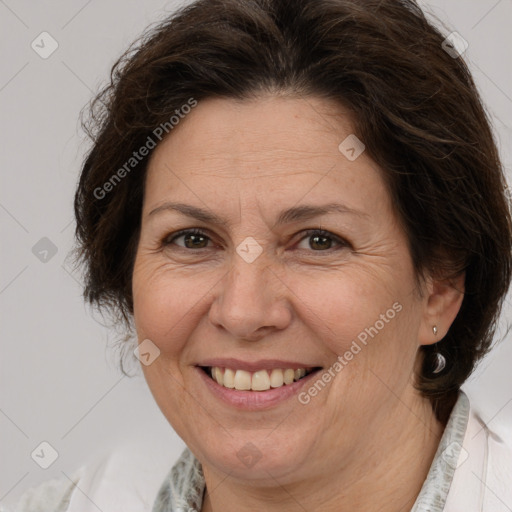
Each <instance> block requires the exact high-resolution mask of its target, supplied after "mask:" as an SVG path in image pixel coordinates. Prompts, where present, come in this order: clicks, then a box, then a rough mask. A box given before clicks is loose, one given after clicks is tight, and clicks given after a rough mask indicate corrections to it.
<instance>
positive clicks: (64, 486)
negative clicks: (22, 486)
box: [0, 468, 84, 512]
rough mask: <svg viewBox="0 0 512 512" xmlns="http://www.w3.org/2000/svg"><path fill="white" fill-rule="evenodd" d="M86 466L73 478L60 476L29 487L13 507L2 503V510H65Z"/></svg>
mask: <svg viewBox="0 0 512 512" xmlns="http://www.w3.org/2000/svg"><path fill="white" fill-rule="evenodd" d="M83 471H84V468H81V469H79V470H78V471H76V472H75V474H74V475H73V477H72V479H71V480H68V479H64V478H59V479H53V480H48V481H47V482H44V483H43V484H40V485H39V486H37V487H33V488H31V489H28V490H27V491H26V492H25V493H24V494H23V496H22V497H21V498H20V499H19V501H18V502H17V503H16V505H14V506H13V507H9V508H7V507H6V506H4V505H0V512H47V511H49V510H52V511H54V512H64V511H66V510H67V509H68V506H69V502H70V500H71V497H72V495H73V492H74V490H75V484H74V483H73V481H78V480H79V479H80V475H81V474H82V472H83Z"/></svg>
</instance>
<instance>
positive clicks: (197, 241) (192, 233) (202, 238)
mask: <svg viewBox="0 0 512 512" xmlns="http://www.w3.org/2000/svg"><path fill="white" fill-rule="evenodd" d="M179 238H183V241H184V244H185V245H184V246H182V245H179V244H176V245H178V247H182V248H185V249H207V247H206V246H207V244H208V241H210V237H209V236H207V235H206V234H205V233H203V232H202V231H201V230H199V229H184V230H182V231H178V232H177V233H175V234H173V235H169V236H168V237H166V238H165V239H164V240H163V245H164V246H167V245H171V244H173V243H174V242H175V241H176V240H178V239H179Z"/></svg>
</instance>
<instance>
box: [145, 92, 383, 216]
mask: <svg viewBox="0 0 512 512" xmlns="http://www.w3.org/2000/svg"><path fill="white" fill-rule="evenodd" d="M354 137H355V136H354V134H353V125H352V122H351V118H350V115H349V112H348V110H347V109H344V108H343V107H342V106H341V105H338V104H337V103H334V102H332V101H328V100H325V99H319V98H315V97H303V98H297V97H296V98H291V97H263V98H260V99H256V100H250V101H248V100H244V101H239V100H233V99H225V98H222V99H220V98H215V99H207V100H202V101H200V102H198V105H197V106H196V107H195V108H194V109H193V110H192V111H191V112H190V113H189V114H187V115H186V116H185V117H184V118H183V119H182V120H180V122H179V124H178V125H177V126H175V127H174V128H173V130H172V131H171V132H170V134H169V135H168V136H167V138H165V139H164V140H163V141H162V143H160V145H158V146H157V148H156V149H155V150H154V152H153V154H152V156H151V160H150V163H149V166H148V171H147V177H146V197H145V209H146V210H147V208H149V206H151V207H152V208H154V206H155V204H157V203H159V202H162V201H164V200H167V199H169V198H170V197H172V198H175V197H180V198H183V197H185V196H186V197H187V198H188V199H190V200H191V201H192V200H194V202H196V203H197V202H198V200H200V201H201V202H203V203H206V204H211V203H213V204H226V203H227V202H229V201H230V200H235V202H236V204H237V205H239V204H241V203H242V202H243V203H244V204H250V203H255V204H256V203H257V204H259V205H263V204H272V203H275V202H276V201H277V202H279V203H281V205H282V204H283V203H287V202H297V201H299V200H300V198H301V197H304V198H305V199H308V201H307V202H308V203H311V202H312V201H313V202H315V201H322V202H325V201H331V202H332V201H334V200H336V199H339V196H340V195H342V196H344V199H345V203H346V204H347V206H348V207H354V208H355V207H357V205H359V206H362V204H361V203H364V202H365V201H367V202H371V201H374V200H375V199H376V196H382V195H387V193H386V190H385V186H384V183H383V180H382V177H381V172H380V170H379V169H378V168H377V166H376V164H375V163H374V162H373V161H372V160H371V159H370V158H369V157H368V156H367V155H366V154H365V153H364V151H363V153H362V154H361V155H360V156H359V157H358V158H356V159H354V160H352V159H349V158H347V153H346V152H345V151H346V149H347V145H348V146H351V145H352V146H353V145H354V141H355V142H356V144H357V139H354ZM347 140H348V142H347V143H344V141H347ZM340 144H341V148H340ZM349 149H351V148H349ZM361 149H362V146H361V147H355V150H357V151H358V152H359V151H360V150H361ZM352 154H353V152H352V153H348V156H352ZM306 196H307V197H306ZM287 198H288V200H289V201H288V200H287ZM378 199H382V198H378ZM148 203H150V204H148Z"/></svg>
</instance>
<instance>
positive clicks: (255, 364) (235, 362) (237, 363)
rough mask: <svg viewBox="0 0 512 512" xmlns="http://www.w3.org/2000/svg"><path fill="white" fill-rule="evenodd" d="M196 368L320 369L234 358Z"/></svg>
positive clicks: (249, 370) (297, 364) (314, 366)
mask: <svg viewBox="0 0 512 512" xmlns="http://www.w3.org/2000/svg"><path fill="white" fill-rule="evenodd" d="M197 366H218V367H219V368H230V369H232V370H245V371H247V372H256V371H258V370H272V369H274V368H281V369H286V368H293V369H294V370H297V369H299V368H305V369H306V370H309V369H313V368H320V367H321V365H318V364H307V363H300V362H297V361H284V360H281V359H259V360H258V361H242V360H241V359H235V358H224V357H223V358H213V359H205V360H204V361H201V362H200V363H198V364H197Z"/></svg>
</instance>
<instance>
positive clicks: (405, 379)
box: [133, 97, 431, 483]
mask: <svg viewBox="0 0 512 512" xmlns="http://www.w3.org/2000/svg"><path fill="white" fill-rule="evenodd" d="M333 114H336V117H335V116H334V115H333ZM352 130H353V129H352V128H351V123H350V120H349V117H348V116H347V114H346V113H345V112H344V111H343V109H341V107H339V106H337V105H336V104H332V103H329V102H327V101H326V100H323V99H318V98H314V97H308V98H304V99H292V98H277V97H266V98H261V99H259V100H253V101H244V102H237V101H235V100H229V99H209V100H205V101H200V102H199V103H198V105H197V106H196V107H195V108H194V109H192V111H191V112H190V113H189V114H188V115H187V116H186V117H185V118H184V119H182V120H181V121H180V123H179V125H177V126H175V127H174V129H173V131H172V132H171V134H170V136H169V137H168V138H167V139H164V141H163V142H162V143H161V144H160V145H159V146H158V147H157V148H156V149H155V150H154V153H153V155H152V158H151V161H150V163H149V168H148V173H147V181H146V189H145V196H144V205H143V212H142V229H141V235H140V242H139V246H138V250H137V255H136V261H135V268H134V273H133V298H134V315H135V325H136V329H137V335H138V339H139V342H142V341H143V340H150V341H149V342H148V341H146V342H145V344H146V345H144V347H143V350H142V352H144V351H145V352H144V353H147V354H150V355H146V356H145V359H146V361H145V362H146V363H148V362H150V364H147V365H146V364H145V365H143V369H144V372H145V377H146V379H147V382H148V384H149V387H150V389H151V391H152V393H153V395H154V397H155V399H156V401H157V403H158V405H159V407H160V408H161V410H162V412H163V413H164V415H165V416H166V418H167V419H168V421H169V422H170V424H171V425H172V426H173V427H174V429H175V430H176V432H177V433H178V434H179V435H180V436H181V437H182V439H183V440H184V441H185V442H186V444H187V445H188V446H189V447H190V448H191V449H192V451H193V453H194V454H195V455H196V456H197V457H198V458H199V460H200V461H201V462H202V464H203V466H204V467H206V468H212V469H214V470H218V471H221V472H224V473H230V474H231V476H232V477H238V478H251V479H258V478H261V479H264V478H267V477H269V475H271V476H272V477H273V478H276V479H278V480H279V482H281V483H284V482H286V481H292V480H294V479H295V480H296V479H300V478H307V477H308V475H311V474H316V475H317V476H318V475H321V473H322V472H324V473H328V472H330V471H333V468H341V467H343V466H344V465H346V464H349V463H350V462H351V461H353V460H356V459H357V458H358V457H361V454H363V453H365V454H366V453H370V452H371V444H372V440H373V439H381V438H382V435H381V434H382V431H383V429H386V435H389V436H390V438H392V436H393V435H394V431H395V430H396V431H397V432H398V431H399V430H402V429H403V428H404V425H406V424H407V422H411V421H416V422H417V421H418V420H417V418H414V417H413V414H412V413H411V408H413V406H412V405H411V404H414V400H416V399H417V398H418V395H417V394H416V393H415V392H414V390H413V377H412V375H413V368H414V365H415V361H416V355H417V349H418V346H419V345H420V344H422V343H426V342H427V340H426V335H425V334H424V333H426V332H427V330H428V329H431V326H426V325H425V320H424V310H425V303H426V299H422V298H421V297H420V295H419V294H418V293H417V290H416V288H415V280H414V274H413V268H412V262H411V257H410V254H409V251H408V248H407V242H406V237H405V235H404V232H403V231H402V229H401V227H400V226H399V224H398V222H397V218H396V217H395V214H394V213H393V209H392V204H391V200H390V196H389V194H388V192H387V189H386V187H385V185H384V182H383V179H382V177H381V175H380V172H379V169H378V167H377V165H376V164H375V162H373V161H372V160H370V158H369V157H368V156H367V154H366V153H365V152H363V153H362V154H360V155H359V156H357V155H358V153H359V152H360V150H361V149H362V147H361V146H357V144H355V142H354V139H353V136H351V134H352ZM347 137H349V139H347ZM344 141H345V142H344ZM356 142H357V141H356ZM363 142H364V141H363ZM340 144H341V147H339V146H340ZM352 149H353V150H352ZM356 157H357V158H356ZM171 205H174V206H171ZM176 205H178V206H176ZM180 205H181V206H180ZM180 210H181V211H180ZM322 210H323V212H322ZM320 229H322V230H323V232H320V233H319V232H318V230H320ZM182 230H186V231H191V230H194V231H195V233H188V234H187V233H185V234H180V235H177V233H178V232H179V231H182ZM423 338H425V339H423ZM155 346H156V347H157V348H158V350H159V351H160V352H159V355H158V356H157V357H156V358H155V356H156V355H157V354H158V350H157V348H156V347H155ZM153 359H154V360H153ZM143 361H144V360H143ZM210 367H218V368H219V369H217V370H214V373H215V375H219V374H220V375H222V379H224V380H225V383H226V385H227V386H230V387H225V386H224V385H220V384H219V383H217V382H216V381H214V380H213V379H212V377H211V376H210V375H209V374H208V373H207V372H209V369H210ZM226 368H227V369H228V370H226ZM300 368H304V369H306V370H307V371H310V370H311V369H318V368H321V369H320V370H317V371H315V372H313V373H309V374H307V375H306V376H305V377H304V378H302V379H300V380H297V381H296V382H294V383H288V384H286V383H283V384H282V385H281V386H280V384H281V383H282V382H283V380H286V381H287V382H289V379H290V378H294V377H295V372H291V370H297V369H300ZM287 369H288V371H286V370H287ZM237 370H240V371H238V372H237ZM283 370H285V371H283ZM296 373H297V377H300V376H301V374H300V373H299V372H296ZM291 376H293V377H291ZM233 385H235V386H236V387H237V388H245V390H244V389H242V390H239V389H233V388H232V386H233ZM247 386H252V387H254V388H257V389H260V390H247ZM269 386H275V387H270V389H269V390H267V391H264V389H266V388H268V387H269ZM404 404H405V405H404Z"/></svg>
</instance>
